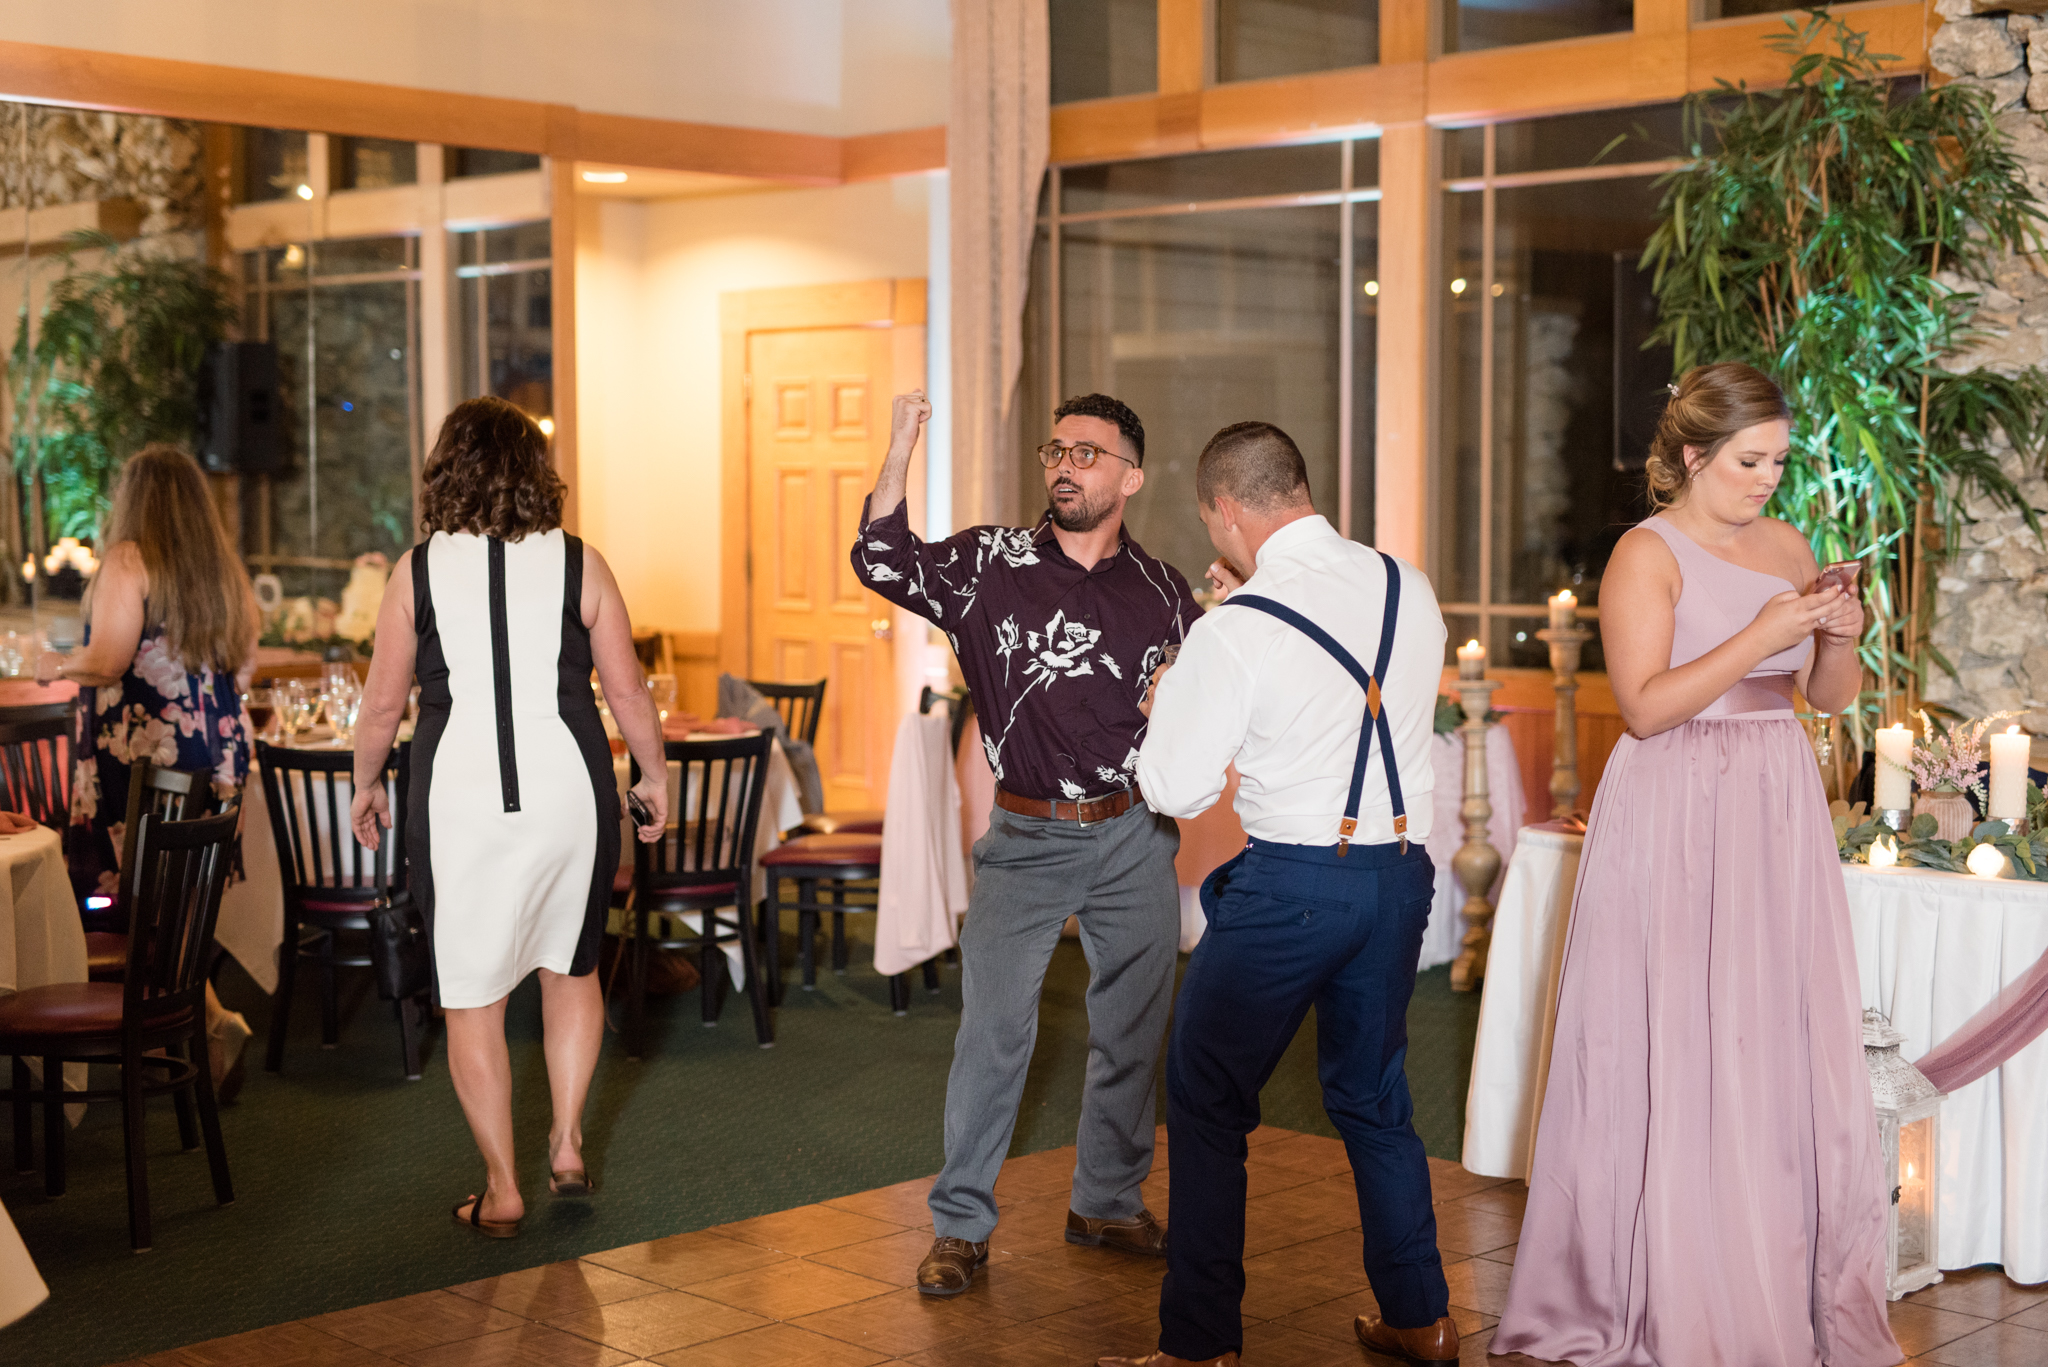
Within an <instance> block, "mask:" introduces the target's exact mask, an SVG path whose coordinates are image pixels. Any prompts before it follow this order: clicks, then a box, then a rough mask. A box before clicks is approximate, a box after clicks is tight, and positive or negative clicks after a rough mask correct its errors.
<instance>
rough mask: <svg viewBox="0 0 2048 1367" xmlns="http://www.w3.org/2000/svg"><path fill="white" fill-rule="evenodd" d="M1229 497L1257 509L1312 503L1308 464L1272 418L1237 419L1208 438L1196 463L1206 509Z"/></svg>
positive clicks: (1198, 495)
mask: <svg viewBox="0 0 2048 1367" xmlns="http://www.w3.org/2000/svg"><path fill="white" fill-rule="evenodd" d="M1226 494H1227V495H1229V496H1230V497H1231V498H1234V499H1236V500H1237V501H1238V502H1239V503H1242V504H1244V506H1245V507H1247V508H1250V509H1252V510H1253V511H1254V512H1261V513H1265V512H1272V511H1273V510H1275V509H1277V508H1286V507H1293V506H1295V505H1297V504H1302V503H1307V502H1308V501H1309V489H1308V464H1307V463H1306V462H1305V461H1303V460H1302V458H1301V448H1300V447H1298V446H1296V445H1295V444H1294V438H1292V437H1290V436H1288V435H1287V434H1286V433H1285V432H1282V431H1281V430H1280V429H1279V428H1277V427H1275V426H1273V424H1272V423H1270V422H1234V423H1232V424H1230V426H1228V427H1226V428H1224V429H1223V430H1222V431H1221V432H1218V433H1217V434H1216V435H1215V436H1213V437H1211V438H1209V444H1208V445H1207V446H1204V447H1203V448H1202V458H1201V459H1200V460H1198V461H1196V462H1195V497H1196V498H1198V499H1200V500H1201V503H1202V506H1203V507H1205V508H1206V507H1209V506H1210V505H1211V504H1213V503H1215V502H1216V500H1217V498H1218V497H1220V496H1223V495H1226Z"/></svg>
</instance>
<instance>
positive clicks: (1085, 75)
mask: <svg viewBox="0 0 2048 1367" xmlns="http://www.w3.org/2000/svg"><path fill="white" fill-rule="evenodd" d="M1047 17H1048V20H1049V22H1050V33H1049V38H1050V41H1051V47H1052V53H1051V57H1052V102H1053V103H1054V104H1065V103H1067V102H1068V101H1070V100H1096V99H1101V98H1103V97H1104V96H1108V95H1149V94H1151V93H1152V92H1153V91H1155V90H1157V89H1158V88H1159V7H1158V2H1157V0H1051V3H1050V5H1049V7H1048V16H1047Z"/></svg>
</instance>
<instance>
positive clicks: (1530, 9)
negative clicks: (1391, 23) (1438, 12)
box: [1444, 0, 1635, 52]
mask: <svg viewBox="0 0 2048 1367" xmlns="http://www.w3.org/2000/svg"><path fill="white" fill-rule="evenodd" d="M1449 3H1452V4H1455V6H1456V9H1457V15H1456V19H1455V21H1451V17H1450V16H1449V15H1448V14H1447V15H1446V16H1445V18H1446V20H1447V22H1446V23H1445V24H1444V51H1446V52H1477V51H1478V50H1479V49H1481V48H1489V47H1512V46H1515V45H1517V44H1520V43H1547V42H1551V41H1553V40H1555V39H1559V38H1589V37H1592V36H1594V35H1595V34H1601V33H1627V32H1628V31H1629V30H1630V29H1631V28H1633V27H1634V26H1635V7H1634V4H1633V0H1449Z"/></svg>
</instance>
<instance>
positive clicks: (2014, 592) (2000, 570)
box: [1927, 0, 2048, 735]
mask: <svg viewBox="0 0 2048 1367" xmlns="http://www.w3.org/2000/svg"><path fill="white" fill-rule="evenodd" d="M1937 9H1938V10H1939V11H1940V12H1941V14H1942V16H1943V17H1944V18H1945V19H1946V20H1947V22H1946V23H1945V24H1944V25H1943V26H1942V27H1941V29H1940V30H1939V31H1937V32H1936V33H1935V35H1934V38H1933V40H1932V41H1931V42H1930V43H1929V45H1928V56H1929V58H1930V60H1931V61H1932V62H1933V64H1934V66H1935V68H1936V69H1937V70H1939V71H1941V72H1943V73H1945V74H1947V75H1949V76H1952V77H1954V78H1956V79H1957V80H1958V81H1962V82H1966V83H1968V84H1971V85H1977V86H1982V87H1983V88H1985V89H1986V90H1989V91H1990V92H1991V96H1992V99H1993V100H1994V102H1995V104H1996V107H1997V109H1998V110H1999V113H1998V121H1999V124H2000V126H2001V127H2003V128H2004V130H2005V131H2006V133H2007V134H2008V135H2009V136H2010V137H2011V138H2012V139H2013V145H2014V149H2015V151H2016V152H2017V153H2018V154H2019V157H2020V159H2021V161H2022V162H2023V163H2024V165H2025V167H2026V176H2027V181H2028V183H2029V184H2030V185H2031V186H2032V187H2033V190H2034V193H2035V194H2036V195H2037V196H2039V197H2040V198H2041V199H2042V200H2043V201H2044V202H2048V121H2044V118H2043V115H2042V114H2041V113H2040V112H2036V111H2043V110H2048V17H2037V16H2035V15H2032V14H2023V13H2008V12H2007V7H2004V6H2001V7H1998V8H1997V9H1996V10H1994V8H1993V6H1992V5H1990V4H1988V3H1983V2H1982V0H1975V3H1973V0H1940V3H1939V4H1938V5H1937ZM2036 35H2039V36H2040V39H2041V41H2040V42H2039V43H2036V42H2035V41H2034V39H2035V37H2036ZM1948 283H1950V284H1952V285H1954V286H1956V287H1958V288H1964V289H1970V290H1974V291H1976V292H1978V293H1979V294H1981V295H1982V296H1983V303H1982V305H1981V308H1980V311H1979V314H1978V318H1977V322H1978V324H1979V326H1981V327H1982V328H1984V329H1985V330H1986V332H1987V333H1988V334H1989V335H1988V336H1986V337H1985V338H1984V339H1983V340H1982V341H1981V342H1979V343H1978V344H1977V345H1975V346H1973V347H1971V348H1970V349H1969V350H1968V351H1967V352H1966V353H1963V354H1961V355H1958V356H1956V357H1955V358H1954V363H1955V364H1956V365H1957V366H1959V367H1967V366H1974V365H1988V366H1991V367H1993V368H1995V369H2001V370H2011V369H2017V368H2019V367H2024V366H2039V365H2048V265H2044V263H2043V262H2042V261H2041V259H2040V258H2038V257H2030V256H2008V257H2006V258H2005V259H2003V260H2001V261H1999V262H1998V264H1997V266H1996V267H1995V269H1994V270H1993V271H1992V278H1991V279H1989V280H1981V281H1970V280H1963V279H1961V278H1960V277H1954V276H1951V277H1950V278H1949V281H1948ZM1993 449H1994V450H1996V451H1997V452H1999V454H2001V455H2002V456H2003V458H2004V464H2005V469H2006V472H2007V473H2008V474H2010V475H2012V476H2014V477H2015V478H2016V479H2019V480H2020V484H2021V488H2022V489H2024V490H2025V492H2026V496H2027V501H2028V502H2029V503H2031V504H2033V505H2034V506H2035V507H2037V508H2048V479H2043V478H2042V477H2041V467H2040V464H2039V463H2038V462H2033V469H2032V472H2031V473H2030V474H2024V472H2023V469H2022V466H2021V462H2020V460H2019V458H2018V456H2017V455H2015V454H2014V453H2013V451H2012V449H2011V448H2010V447H2009V446H2008V445H2006V444H2005V442H2004V441H2003V438H2002V436H2001V437H2000V438H1999V439H1998V441H1997V442H1996V444H1995V445H1994V448H1993ZM2023 474H2024V477H2022V476H2023ZM1970 512H1971V513H1972V514H1973V515H1974V516H1975V517H1976V518H1977V519H1978V521H1977V522H1976V523H1974V524H1973V525H1970V526H1966V527H1965V528H1964V529H1963V535H1962V542H1961V545H1960V546H1959V547H1958V550H1957V555H1956V556H1955V558H1954V559H1953V560H1952V561H1950V562H1949V563H1948V564H1947V565H1946V566H1944V567H1943V570H1942V574H1941V578H1940V580H1939V586H1938V589H1937V592H1936V600H1935V622H1934V633H1933V637H1934V644H1935V646H1936V647H1937V648H1938V649H1939V650H1941V652H1942V653H1943V654H1944V655H1946V656H1947V657H1948V659H1949V660H1950V662H1951V663H1953V664H1954V665H1955V667H1956V670H1957V674H1958V675H1959V677H1958V678H1949V677H1948V676H1946V675H1944V674H1943V673H1942V672H1941V671H1940V670H1938V669H1936V670H1930V671H1929V677H1928V686H1927V696H1928V698H1929V700H1930V701H1934V702H1940V703H1945V704H1946V705H1948V706H1950V707H1953V708H1955V709H1956V710H1957V711H1959V712H1962V713H1964V714H1965V715H1968V716H1982V715H1985V714H1987V713H1990V712H1997V711H2015V712H2020V713H2022V714H2023V716H2022V717H2021V720H2022V721H2023V723H2024V724H2025V725H2026V727H2027V729H2028V730H2030V731H2032V732H2034V733H2035V734H2036V735H2041V734H2043V733H2048V545H2044V544H2043V543H2042V541H2041V540H2040V539H2038V538H2037V537H2036V536H2035V535H2034V533H2033V532H2031V531H2029V530H2028V529H2027V526H2026V524H2025V522H2024V521H2023V520H2022V518H2021V517H2020V515H2019V514H2018V513H2001V512H1998V511H1996V510H1994V509H1992V508H1989V507H1981V506H1980V507H1972V508H1971V509H1970Z"/></svg>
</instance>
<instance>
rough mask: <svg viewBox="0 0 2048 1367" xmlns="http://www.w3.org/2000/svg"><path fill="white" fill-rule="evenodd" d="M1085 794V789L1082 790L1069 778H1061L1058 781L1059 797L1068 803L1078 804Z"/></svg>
mask: <svg viewBox="0 0 2048 1367" xmlns="http://www.w3.org/2000/svg"><path fill="white" fill-rule="evenodd" d="M1087 792H1088V790H1087V789H1086V788H1083V787H1082V786H1081V785H1080V784H1078V783H1076V782H1074V780H1072V779H1070V778H1063V779H1061V780H1060V796H1061V797H1064V798H1067V799H1068V800H1069V801H1073V802H1079V801H1080V800H1081V799H1082V798H1083V797H1084V796H1086V795H1087Z"/></svg>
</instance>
